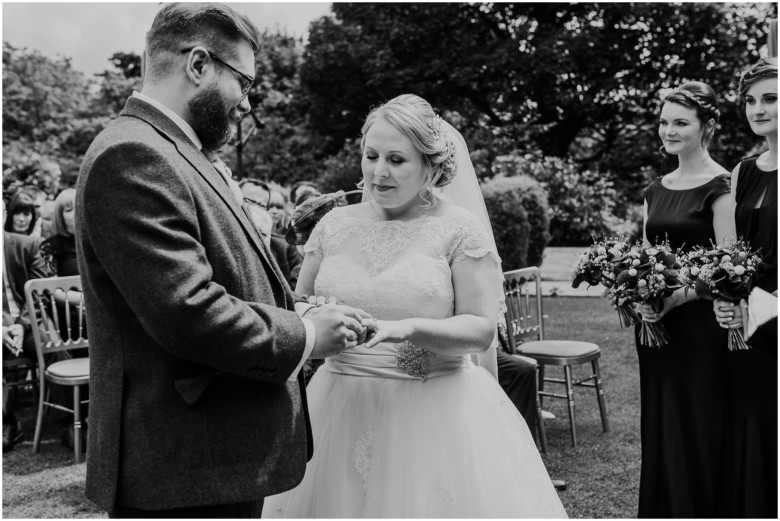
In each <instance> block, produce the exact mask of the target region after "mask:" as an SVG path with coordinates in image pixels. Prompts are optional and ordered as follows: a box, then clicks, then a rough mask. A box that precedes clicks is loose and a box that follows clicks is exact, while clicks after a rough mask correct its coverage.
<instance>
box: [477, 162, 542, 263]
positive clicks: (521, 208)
mask: <svg viewBox="0 0 780 521" xmlns="http://www.w3.org/2000/svg"><path fill="white" fill-rule="evenodd" d="M482 195H483V196H484V198H485V205H486V206H487V210H488V215H489V216H490V221H491V223H492V224H493V236H494V237H495V239H496V246H497V248H498V254H499V255H500V256H501V261H502V265H503V266H502V269H503V270H504V271H507V270H513V269H518V268H524V267H526V266H532V265H535V266H538V265H540V264H541V262H542V258H543V256H544V248H545V246H546V245H547V240H548V239H549V232H548V225H549V218H548V216H547V201H546V198H545V195H544V192H543V191H542V190H541V187H540V186H539V184H538V183H537V182H536V181H534V180H533V179H531V178H529V177H527V176H518V177H497V178H494V179H492V180H491V181H489V182H487V183H486V184H484V185H482Z"/></svg>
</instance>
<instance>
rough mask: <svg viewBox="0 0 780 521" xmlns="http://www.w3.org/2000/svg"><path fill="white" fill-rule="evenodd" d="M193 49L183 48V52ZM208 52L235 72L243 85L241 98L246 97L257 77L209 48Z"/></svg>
mask: <svg viewBox="0 0 780 521" xmlns="http://www.w3.org/2000/svg"><path fill="white" fill-rule="evenodd" d="M192 49H194V47H192V48H190V49H182V51H181V54H186V53H188V52H190V51H192ZM206 52H207V53H209V56H211V58H212V59H213V60H214V61H215V62H217V63H219V64H221V65H224V66H225V67H227V68H228V69H230V71H231V72H232V73H233V74H235V76H236V79H237V80H238V85H239V86H240V87H241V99H244V98H246V95H247V94H249V89H251V88H252V85H254V84H255V79H254V78H252V77H251V76H247V75H246V74H244V73H243V72H241V71H240V70H238V69H236V68H235V67H233V66H232V65H230V64H229V63H228V62H226V61H225V60H223V59H222V58H220V57H219V56H217V55H216V54H214V53H213V52H211V51H209V50H208V49H206Z"/></svg>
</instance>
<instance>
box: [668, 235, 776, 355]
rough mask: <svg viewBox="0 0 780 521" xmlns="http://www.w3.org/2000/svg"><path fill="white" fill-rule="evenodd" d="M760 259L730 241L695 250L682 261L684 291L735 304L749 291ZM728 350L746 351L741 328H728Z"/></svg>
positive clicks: (742, 242)
mask: <svg viewBox="0 0 780 521" xmlns="http://www.w3.org/2000/svg"><path fill="white" fill-rule="evenodd" d="M760 264H761V257H760V256H759V255H758V254H757V253H756V252H754V251H752V250H751V249H750V248H749V247H748V245H747V244H746V243H745V241H743V240H740V241H733V242H731V243H728V244H724V245H721V246H715V245H713V246H712V247H711V248H702V247H700V246H699V247H696V248H694V249H693V250H691V251H690V252H689V253H688V254H687V255H686V256H685V260H684V265H683V267H682V269H681V278H682V280H683V283H684V284H685V286H686V289H688V290H690V289H692V290H693V291H695V292H696V295H697V296H698V297H699V298H706V299H717V300H725V301H727V302H733V303H735V304H738V303H739V302H740V300H742V299H746V298H747V297H748V296H749V295H750V291H751V290H752V289H753V284H754V282H755V279H756V275H757V272H758V267H759V265H760ZM728 347H729V349H730V350H735V349H748V346H747V344H746V343H745V339H744V329H743V328H742V327H739V328H731V329H729V339H728Z"/></svg>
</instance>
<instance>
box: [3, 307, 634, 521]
mask: <svg viewBox="0 0 780 521" xmlns="http://www.w3.org/2000/svg"><path fill="white" fill-rule="evenodd" d="M545 314H547V315H548V317H549V318H548V319H547V321H546V330H547V337H548V338H549V339H566V338H569V339H577V340H585V341H590V342H595V343H597V344H599V345H600V346H601V350H602V358H601V373H602V378H603V380H604V387H605V393H606V402H607V413H608V417H609V423H610V432H608V433H602V431H601V420H600V417H599V412H598V406H597V404H596V398H595V391H594V390H592V389H585V388H580V389H578V390H577V391H576V398H575V400H576V404H577V406H576V407H577V410H576V412H577V415H578V419H577V434H578V440H579V445H578V446H577V447H576V448H571V446H570V437H569V430H568V419H567V413H566V404H565V401H564V400H550V399H548V400H547V401H546V402H545V409H547V410H550V411H551V412H553V413H555V415H556V416H557V418H556V419H554V420H548V421H547V422H546V423H545V425H546V427H547V436H548V453H547V454H545V455H543V458H544V461H545V463H546V464H547V469H548V471H549V473H550V476H551V477H552V478H553V479H564V480H566V481H567V483H568V489H567V490H565V491H563V492H561V493H560V497H561V500H562V501H563V504H564V506H565V507H566V511H567V512H568V514H569V516H570V517H573V518H631V517H635V516H636V505H637V497H638V486H639V464H640V460H639V458H640V446H639V377H638V370H637V357H636V351H635V349H634V343H633V336H632V334H631V332H630V330H621V329H620V328H619V327H618V324H617V316H616V315H615V312H614V311H613V310H612V309H610V308H608V307H607V304H606V303H605V302H604V301H603V300H602V299H598V298H582V297H557V298H547V299H546V300H545ZM579 369H580V371H578V370H577V368H575V378H576V377H577V376H578V375H579V374H584V370H585V367H581V368H579ZM20 419H21V420H22V422H23V424H24V429H25V430H26V431H27V433H28V436H27V441H25V442H24V443H22V444H21V445H19V446H17V447H16V448H15V449H14V450H13V451H12V452H9V453H6V454H4V455H3V485H2V487H3V512H2V515H3V517H5V518H74V517H77V518H99V517H107V515H106V513H105V512H103V511H101V510H100V509H98V508H97V507H95V506H94V505H93V504H92V503H91V502H89V501H88V500H87V499H86V498H84V480H85V476H86V467H85V464H84V463H81V464H78V465H76V464H74V463H73V452H72V451H71V450H69V449H67V448H65V447H63V446H61V445H60V444H59V438H58V436H59V431H58V429H57V428H56V425H48V426H47V428H46V429H45V430H44V434H45V436H44V438H45V443H44V445H43V447H42V448H41V453H40V454H34V453H33V452H32V442H31V441H29V440H30V439H31V438H32V432H33V427H34V417H33V416H32V410H31V408H27V409H25V410H24V414H22V415H20ZM517 493H518V494H522V493H523V491H522V490H518V491H517Z"/></svg>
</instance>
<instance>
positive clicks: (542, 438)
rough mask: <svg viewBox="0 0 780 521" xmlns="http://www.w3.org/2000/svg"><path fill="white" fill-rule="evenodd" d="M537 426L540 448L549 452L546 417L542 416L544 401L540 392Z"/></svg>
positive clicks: (537, 397) (537, 402) (537, 407)
mask: <svg viewBox="0 0 780 521" xmlns="http://www.w3.org/2000/svg"><path fill="white" fill-rule="evenodd" d="M536 426H537V427H538V430H539V446H540V447H541V448H542V452H545V453H546V452H547V429H546V428H545V426H544V417H543V416H542V401H541V399H540V396H539V391H538V389H537V391H536Z"/></svg>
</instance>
